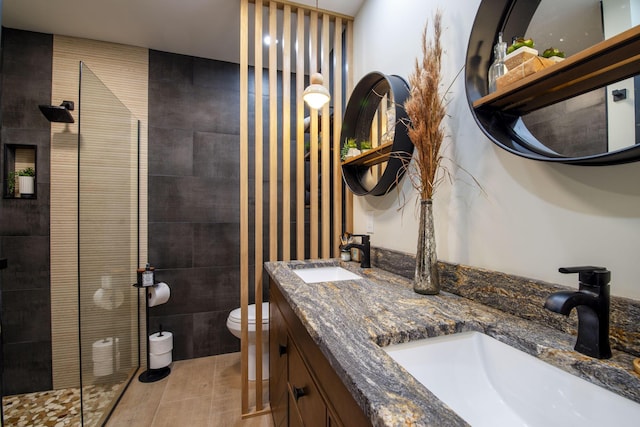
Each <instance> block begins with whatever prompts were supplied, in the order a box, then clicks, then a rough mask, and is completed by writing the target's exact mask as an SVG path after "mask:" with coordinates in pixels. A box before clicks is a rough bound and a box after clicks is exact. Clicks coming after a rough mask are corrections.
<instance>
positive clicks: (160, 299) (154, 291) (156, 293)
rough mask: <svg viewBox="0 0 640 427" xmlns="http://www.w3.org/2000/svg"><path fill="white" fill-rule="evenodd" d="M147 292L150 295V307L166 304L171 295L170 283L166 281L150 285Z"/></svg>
mask: <svg viewBox="0 0 640 427" xmlns="http://www.w3.org/2000/svg"><path fill="white" fill-rule="evenodd" d="M147 292H148V295H149V307H155V306H156V305H160V304H164V303H165V302H167V301H169V297H170V296H171V289H169V285H167V284H166V283H164V282H160V283H157V284H155V285H154V286H151V287H149V288H148V289H147Z"/></svg>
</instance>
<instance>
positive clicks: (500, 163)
mask: <svg viewBox="0 0 640 427" xmlns="http://www.w3.org/2000/svg"><path fill="white" fill-rule="evenodd" d="M479 4H480V2H479V0H447V1H443V0H431V1H424V0H394V1H393V2H391V1H386V0H367V1H366V2H365V4H364V5H363V7H362V9H361V10H360V11H359V12H358V15H357V16H356V20H355V27H354V41H355V46H354V52H355V62H354V75H355V80H354V81H355V82H357V81H358V80H359V79H360V78H361V77H362V76H363V75H365V74H366V73H368V72H371V71H381V72H383V73H385V74H398V75H401V76H403V77H405V78H407V76H408V75H409V73H410V72H411V69H412V66H413V61H414V60H415V58H416V56H419V55H420V54H421V53H420V37H421V32H422V29H423V28H424V24H425V22H426V19H427V18H429V19H431V17H432V16H433V11H434V10H435V8H436V7H439V8H440V9H441V10H442V12H443V23H444V28H445V31H444V35H443V40H442V41H443V45H444V46H445V49H446V53H445V57H444V58H443V73H444V75H445V76H446V77H445V83H447V84H448V83H449V81H450V80H451V79H453V76H454V75H455V74H456V73H457V72H458V71H459V70H460V68H461V67H462V66H463V64H464V57H465V54H466V45H467V41H468V38H469V34H470V31H471V26H472V24H473V20H474V18H475V13H476V10H477V8H478V5H479ZM450 99H451V103H450V105H449V108H448V112H449V115H450V118H449V119H446V121H445V126H446V129H447V134H448V135H449V138H448V139H447V141H446V144H447V148H446V151H445V156H446V157H448V158H450V159H452V161H453V162H446V163H445V166H446V168H447V169H448V171H449V172H450V173H451V174H452V175H453V181H452V182H451V183H445V184H444V185H442V186H441V187H440V188H439V190H438V192H437V193H436V195H435V197H434V204H435V221H436V239H437V246H438V256H439V258H440V259H441V260H444V261H449V262H454V263H461V264H466V265H471V266H475V267H481V268H487V269H490V270H496V271H501V272H505V273H510V274H516V275H520V276H524V277H529V278H534V279H541V280H546V281H549V282H553V283H560V284H565V285H569V286H577V277H576V276H565V275H562V274H560V273H558V267H561V266H574V265H589V264H592V265H602V266H605V267H607V268H609V269H610V270H611V271H612V283H611V285H612V288H611V290H612V293H613V294H614V295H619V296H627V297H630V298H634V299H640V279H639V276H640V275H639V272H640V269H639V266H638V264H639V263H640V180H639V179H638V178H639V177H640V163H635V164H627V165H620V166H608V167H583V166H569V165H558V164H550V163H544V162H536V161H533V160H527V159H523V158H520V157H517V156H515V155H512V154H510V153H507V152H506V151H503V150H502V149H500V148H498V147H497V146H495V145H494V144H493V143H491V142H490V140H489V139H487V138H486V137H485V136H484V134H483V133H482V132H481V131H480V129H479V128H478V127H477V125H476V123H475V121H474V120H473V118H472V116H471V113H470V110H469V107H468V106H467V102H466V96H465V92H464V80H463V77H462V76H461V77H460V78H458V79H457V80H456V81H455V84H454V85H453V87H452V93H451V97H450ZM463 171H466V172H468V173H470V174H471V175H473V177H475V178H476V179H477V180H478V181H479V183H480V185H481V186H482V190H483V191H484V192H483V191H482V190H480V189H479V188H478V186H476V185H475V184H473V180H472V179H471V178H469V176H468V175H467V173H466V172H463ZM403 201H404V204H405V206H404V209H401V205H402V203H403ZM354 206H355V207H354V220H355V224H356V226H355V230H354V231H355V232H360V233H362V232H364V231H365V216H366V214H367V212H368V211H371V212H372V214H373V216H374V233H373V235H372V236H371V242H372V244H373V245H375V246H380V247H385V248H389V249H394V250H399V251H403V252H407V253H415V247H416V243H417V239H416V234H417V229H418V226H417V219H416V193H415V191H414V190H413V189H412V187H411V185H410V183H409V182H408V180H407V179H406V178H405V179H404V180H403V183H402V186H401V188H400V189H399V190H398V191H395V190H394V191H393V192H392V193H391V194H389V195H387V196H385V197H372V196H366V197H355V202H354Z"/></svg>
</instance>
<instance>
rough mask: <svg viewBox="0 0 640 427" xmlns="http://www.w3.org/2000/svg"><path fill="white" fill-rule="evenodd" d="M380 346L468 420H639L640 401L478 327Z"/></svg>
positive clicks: (583, 423)
mask: <svg viewBox="0 0 640 427" xmlns="http://www.w3.org/2000/svg"><path fill="white" fill-rule="evenodd" d="M384 350H385V351H386V352H387V353H388V354H389V356H391V357H392V358H393V359H394V360H395V361H396V362H398V363H399V364H400V365H401V366H403V367H404V368H405V369H406V370H407V371H409V373H410V374H411V375H413V376H414V377H415V378H416V379H417V380H418V381H420V382H421V383H422V384H424V385H425V386H426V387H427V388H428V389H429V390H430V391H431V392H432V393H433V394H435V395H436V396H437V397H438V398H439V399H440V400H442V401H443V402H444V403H446V404H447V405H448V406H449V407H450V408H451V409H453V410H454V411H455V412H456V413H457V414H458V415H459V416H460V417H462V418H463V419H464V420H465V421H467V422H468V423H469V424H471V425H472V426H474V427H475V426H491V427H497V426H508V427H514V426H544V427H550V426H576V427H578V426H579V427H587V426H598V427H602V426H616V427H620V426H638V425H639V424H638V423H640V421H639V420H640V404H638V403H635V402H633V401H631V400H629V399H626V398H624V397H621V396H619V395H617V394H615V393H612V392H610V391H608V390H606V389H604V388H602V387H598V386H596V385H594V384H591V383H590V382H588V381H585V380H583V379H581V378H578V377H577V376H574V375H571V374H569V373H567V372H565V371H563V370H561V369H559V368H556V367H555V366H551V365H549V364H548V363H545V362H543V361H541V360H539V359H537V358H536V357H533V356H531V355H529V354H527V353H524V352H522V351H520V350H517V349H515V348H513V347H510V346H508V345H507V344H504V343H501V342H500V341H498V340H496V339H494V338H492V337H490V336H488V335H485V334H482V333H479V332H463V333H459V334H453V335H446V336H441V337H435V338H427V339H423V340H419V341H414V342H409V343H404V344H397V345H392V346H389V347H385V348H384Z"/></svg>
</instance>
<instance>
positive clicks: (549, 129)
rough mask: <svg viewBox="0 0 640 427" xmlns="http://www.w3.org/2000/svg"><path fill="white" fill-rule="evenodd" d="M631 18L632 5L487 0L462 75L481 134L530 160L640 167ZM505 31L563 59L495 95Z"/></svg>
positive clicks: (639, 99)
mask: <svg viewBox="0 0 640 427" xmlns="http://www.w3.org/2000/svg"><path fill="white" fill-rule="evenodd" d="M623 12H624V13H623ZM631 15H632V14H631V7H630V2H629V0H603V1H601V0H563V1H562V2H559V1H552V0H538V1H531V0H482V2H481V4H480V6H479V8H478V12H477V15H476V18H475V22H474V24H473V28H472V30H471V36H470V38H469V45H468V49H467V56H466V68H465V80H466V92H467V99H468V102H469V104H470V106H471V110H472V115H473V116H474V118H475V120H476V122H477V123H478V125H479V126H480V128H481V129H482V131H483V132H484V133H485V134H486V135H487V136H488V137H489V138H490V139H491V140H492V141H493V142H494V143H495V144H497V145H498V146H500V147H501V148H503V149H505V150H507V151H509V152H511V153H513V154H517V155H519V156H522V157H526V158H529V159H535V160H543V161H550V162H559V163H567V164H577V165H611V164H621V163H628V162H632V161H638V160H640V96H636V94H637V93H638V90H640V76H638V74H640V59H639V58H638V55H637V52H639V51H640V26H638V25H637V23H634V22H633V17H632V16H631ZM634 24H636V25H634ZM500 32H502V33H503V39H504V40H505V41H506V42H507V44H511V41H512V39H513V38H517V37H525V38H531V39H533V40H534V42H535V48H536V49H538V51H539V53H540V54H542V52H543V51H544V50H545V49H547V48H551V47H554V48H558V49H559V50H562V51H564V52H565V54H566V59H565V60H564V61H562V62H558V63H557V64H555V65H551V66H550V67H549V68H545V69H543V70H542V71H538V72H536V73H534V74H533V75H531V76H527V77H524V78H522V79H520V81H518V82H516V83H515V84H513V87H512V86H507V87H505V88H504V89H498V91H496V92H494V93H489V90H488V80H487V77H488V70H489V67H490V65H491V63H492V61H493V59H494V58H493V46H494V45H495V43H496V42H497V41H498V34H499V33H500Z"/></svg>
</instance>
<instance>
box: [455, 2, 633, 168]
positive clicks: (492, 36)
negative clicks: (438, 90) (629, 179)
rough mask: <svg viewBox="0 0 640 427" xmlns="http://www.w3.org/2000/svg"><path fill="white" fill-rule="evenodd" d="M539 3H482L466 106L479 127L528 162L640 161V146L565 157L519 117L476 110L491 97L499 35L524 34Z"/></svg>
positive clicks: (596, 163) (471, 48)
mask: <svg viewBox="0 0 640 427" xmlns="http://www.w3.org/2000/svg"><path fill="white" fill-rule="evenodd" d="M540 1H541V0H537V1H531V0H482V2H481V3H480V6H479V8H478V12H477V14H476V18H475V21H474V23H473V27H472V29H471V35H470V37H469V44H468V46H467V56H466V62H465V88H466V93H467V102H468V104H469V108H470V109H471V114H472V116H473V118H474V119H475V121H476V123H477V124H478V126H479V127H480V129H481V130H482V131H483V132H484V134H485V135H487V137H488V138H489V139H490V140H491V141H492V142H493V143H495V144H496V145H498V146H499V147H500V148H502V149H504V150H506V151H508V152H510V153H513V154H516V155H518V156H521V157H525V158H528V159H533V160H540V161H546V162H555V163H565V164H573V165H583V166H606V165H616V164H623V163H630V162H635V161H638V160H640V144H634V145H631V146H629V147H627V148H623V149H620V150H616V151H612V152H610V153H602V154H595V155H591V156H584V157H567V156H563V155H561V154H559V153H556V152H554V151H552V150H550V149H549V148H547V147H545V146H544V144H543V143H541V142H540V141H538V140H537V139H536V138H535V137H534V136H533V135H531V134H530V133H529V132H528V131H527V129H526V127H525V126H524V124H523V123H522V120H521V119H520V117H519V116H514V115H508V114H504V113H501V112H498V111H491V110H485V109H482V108H479V109H475V108H474V107H473V103H474V102H475V101H476V100H477V99H479V98H481V97H483V96H485V95H487V94H488V93H489V92H488V83H487V72H488V69H489V66H490V64H491V60H492V55H493V45H494V43H495V42H496V40H497V39H498V33H499V32H500V31H502V32H504V33H505V34H524V33H525V32H526V30H527V28H528V26H529V23H530V22H531V18H532V17H533V14H534V13H535V11H536V9H537V8H538V5H539V3H540Z"/></svg>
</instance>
